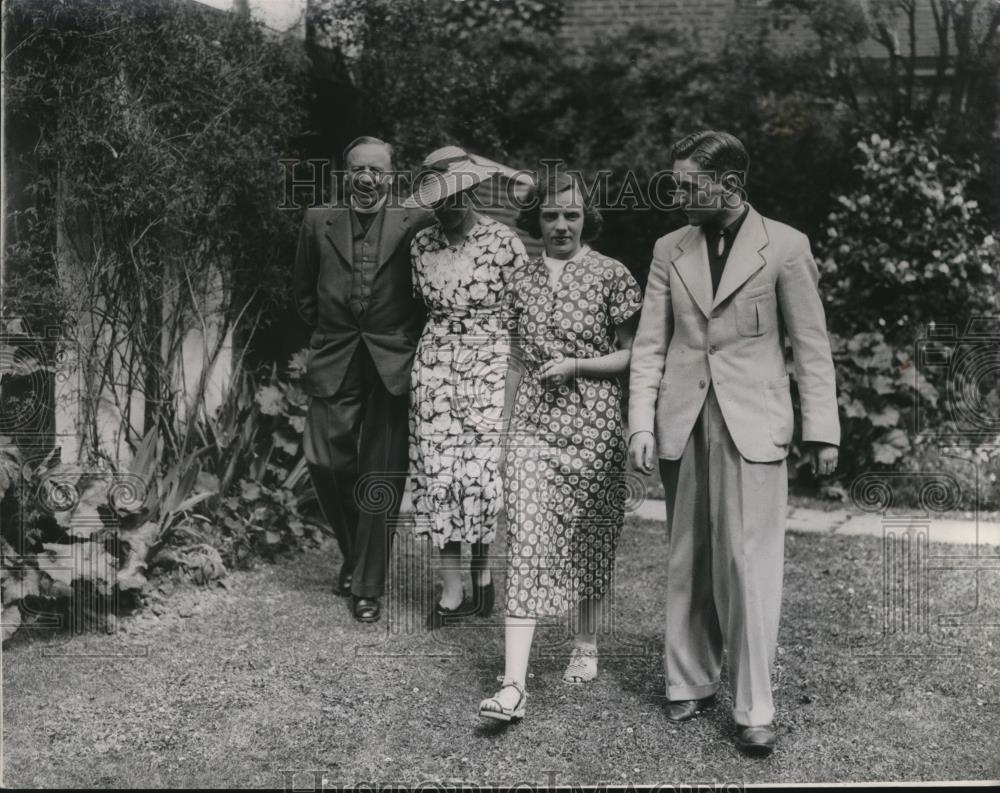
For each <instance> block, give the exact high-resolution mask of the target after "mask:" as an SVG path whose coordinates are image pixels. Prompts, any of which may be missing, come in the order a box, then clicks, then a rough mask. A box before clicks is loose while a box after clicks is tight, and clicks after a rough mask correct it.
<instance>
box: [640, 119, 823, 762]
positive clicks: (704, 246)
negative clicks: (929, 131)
mask: <svg viewBox="0 0 1000 793" xmlns="http://www.w3.org/2000/svg"><path fill="white" fill-rule="evenodd" d="M671 160H672V161H673V166H672V167H673V170H674V172H675V174H674V175H675V178H676V179H677V182H678V195H679V197H680V200H681V206H682V208H683V210H684V212H685V214H686V216H687V219H688V223H689V224H690V225H688V226H685V227H684V228H681V229H678V230H677V231H674V232H672V233H670V234H667V235H666V236H665V237H662V238H660V239H659V240H658V241H657V243H656V246H655V248H654V251H653V261H652V265H651V267H650V271H649V280H648V282H647V285H646V295H645V299H644V301H643V306H642V316H641V318H640V321H639V328H638V332H637V334H636V338H635V344H634V346H633V348H632V362H631V372H630V401H629V423H630V427H631V436H630V439H629V454H630V458H631V461H632V465H633V466H634V467H636V468H637V469H640V470H643V471H645V472H647V473H650V472H652V470H653V465H654V455H656V454H657V453H658V456H659V466H660V476H661V478H662V480H663V486H664V490H665V493H666V501H667V530H668V534H669V553H668V562H667V574H666V579H667V615H666V616H667V619H666V646H665V657H664V666H665V672H666V683H667V698H668V700H669V704H668V706H667V717H668V718H669V719H671V720H672V721H676V722H682V721H687V720H688V719H690V718H692V717H693V716H694V715H696V714H697V713H698V712H699V711H700V710H701V709H702V708H704V707H706V706H707V705H709V704H710V703H711V701H712V700H713V698H714V695H715V693H716V691H717V690H718V688H719V673H720V667H721V661H722V650H723V648H724V647H725V648H726V649H728V657H729V670H730V671H729V678H730V681H731V685H732V689H733V719H734V721H735V722H736V725H737V737H736V743H737V746H738V747H739V748H740V749H742V750H743V751H745V752H748V753H750V754H753V755H757V756H766V755H768V754H770V753H771V752H772V751H773V749H774V745H775V734H774V730H773V726H772V723H771V722H772V720H773V716H774V706H773V704H772V699H771V681H770V673H771V668H772V666H773V663H774V653H775V649H776V646H777V637H778V616H779V612H780V609H781V583H782V572H783V563H784V530H785V513H786V504H787V494H788V480H787V473H786V464H785V458H786V456H787V454H788V446H789V444H790V443H791V440H792V430H793V415H792V402H791V396H790V394H789V380H788V375H787V374H786V371H785V339H786V338H787V339H788V340H789V341H790V342H791V347H792V355H793V358H794V363H795V377H796V383H797V384H798V391H799V397H800V402H801V407H802V425H803V426H802V440H803V441H804V442H805V443H806V444H807V445H808V446H809V453H810V455H811V457H812V462H813V466H814V469H815V471H816V472H817V473H818V474H829V473H831V472H832V471H833V470H834V469H835V468H836V465H837V450H838V445H839V443H840V423H839V419H838V416H837V398H836V387H835V381H834V368H833V360H832V356H831V353H830V343H829V338H828V336H827V331H826V320H825V317H824V314H823V305H822V302H821V300H820V296H819V292H818V291H817V282H818V279H819V274H818V271H817V268H816V264H815V262H814V261H813V258H812V254H811V252H810V249H809V241H808V240H807V238H806V236H805V235H804V234H802V233H800V232H798V231H796V230H795V229H793V228H790V227H789V226H786V225H784V224H782V223H778V222H777V221H774V220H771V219H769V218H765V217H763V216H761V215H760V214H759V213H758V212H757V211H756V210H754V209H753V207H751V206H750V205H749V204H747V203H746V202H745V201H744V200H743V185H744V180H745V175H746V171H747V167H748V164H749V159H748V157H747V153H746V150H745V149H744V148H743V145H742V143H740V141H739V140H738V139H737V138H735V137H734V136H732V135H729V134H728V133H725V132H699V133H696V134H694V135H690V136H688V137H687V138H684V139H683V140H681V141H679V142H678V143H676V144H675V145H674V147H673V149H672V151H671Z"/></svg>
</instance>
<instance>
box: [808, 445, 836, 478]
mask: <svg viewBox="0 0 1000 793" xmlns="http://www.w3.org/2000/svg"><path fill="white" fill-rule="evenodd" d="M839 457H840V450H839V449H838V448H837V447H836V446H831V445H830V444H828V443H811V444H809V461H810V463H811V465H812V472H813V475H814V476H828V475H830V474H832V473H833V472H834V471H836V470H837V460H838V459H839Z"/></svg>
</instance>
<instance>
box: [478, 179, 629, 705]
mask: <svg viewBox="0 0 1000 793" xmlns="http://www.w3.org/2000/svg"><path fill="white" fill-rule="evenodd" d="M519 225H521V226H522V228H525V230H527V231H529V233H532V234H533V235H535V236H540V237H541V238H542V240H543V242H544V244H545V256H543V257H541V258H539V259H536V260H534V261H532V262H529V263H528V264H527V265H525V266H524V267H521V268H520V269H519V270H517V272H515V273H514V275H513V277H512V279H511V284H510V289H509V290H508V293H507V296H506V299H505V305H506V309H505V313H506V315H507V321H508V328H509V329H510V332H511V349H512V353H511V366H510V373H509V375H508V390H507V399H506V401H505V407H504V412H505V416H504V423H505V426H506V427H507V434H506V440H505V456H504V480H505V481H504V489H505V492H506V511H507V535H508V537H507V544H508V548H507V609H506V612H507V617H506V627H505V638H506V651H505V655H506V664H505V667H506V668H505V674H504V677H503V686H502V687H501V688H500V690H499V691H498V692H497V693H496V694H495V695H494V696H493V697H491V698H489V699H485V700H483V701H482V702H481V703H480V706H479V714H480V716H483V717H484V718H489V719H497V720H501V721H510V720H512V719H518V718H521V717H523V715H524V702H525V699H526V694H525V690H524V683H525V680H526V677H527V666H528V656H529V654H530V651H531V643H532V639H533V636H534V629H535V624H536V621H537V620H538V619H539V618H540V617H547V616H555V615H559V614H563V613H565V612H567V611H568V610H570V609H575V610H576V614H575V617H576V621H575V641H574V649H573V652H572V655H571V657H570V661H569V665H568V667H567V668H566V672H565V674H564V675H563V680H564V682H566V683H584V682H587V681H589V680H593V679H594V678H595V677H596V676H597V627H598V625H599V624H600V622H601V616H602V606H603V597H604V595H605V594H606V592H607V591H608V589H609V587H610V586H611V583H612V572H613V568H614V558H615V546H616V543H617V541H618V536H619V534H620V532H621V529H622V523H623V519H624V502H625V489H624V470H625V439H624V435H623V429H622V418H621V384H620V382H619V378H620V376H621V375H622V374H623V373H624V372H626V371H627V370H628V365H629V356H630V351H631V347H632V338H633V335H634V331H635V324H636V323H635V319H636V313H637V312H638V310H639V308H640V307H641V305H642V299H641V293H640V290H639V285H638V284H637V283H636V282H635V279H634V278H633V277H632V276H631V274H630V273H629V271H628V270H627V269H626V268H625V266H624V265H623V264H621V263H620V262H618V261H616V260H614V259H611V258H608V257H607V256H602V255H601V254H599V253H597V252H596V251H594V250H591V249H590V248H589V247H588V246H587V245H584V244H582V241H583V240H587V239H593V237H594V236H596V234H597V231H598V230H599V228H600V214H599V213H598V212H597V210H596V209H592V208H589V207H587V206H586V205H585V203H584V199H583V192H582V190H581V188H580V186H579V185H578V183H577V182H576V180H575V179H573V178H571V177H570V176H569V175H568V174H567V173H565V172H562V173H560V172H558V171H557V172H556V174H555V176H554V177H553V178H552V179H551V180H549V181H547V182H544V183H543V184H542V185H541V186H540V187H539V190H538V196H537V200H536V201H535V202H534V205H533V206H532V207H531V208H529V209H527V210H525V212H523V213H522V217H521V219H520V221H519ZM508 416H509V420H508ZM508 421H509V423H508Z"/></svg>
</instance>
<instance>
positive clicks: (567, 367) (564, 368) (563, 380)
mask: <svg viewBox="0 0 1000 793" xmlns="http://www.w3.org/2000/svg"><path fill="white" fill-rule="evenodd" d="M574 377H576V358H552V359H551V360H548V361H546V362H545V363H544V364H542V367H541V368H540V369H539V370H538V379H539V380H540V381H541V383H542V385H545V386H551V387H555V386H560V385H565V384H568V383H570V382H572V380H573V378H574Z"/></svg>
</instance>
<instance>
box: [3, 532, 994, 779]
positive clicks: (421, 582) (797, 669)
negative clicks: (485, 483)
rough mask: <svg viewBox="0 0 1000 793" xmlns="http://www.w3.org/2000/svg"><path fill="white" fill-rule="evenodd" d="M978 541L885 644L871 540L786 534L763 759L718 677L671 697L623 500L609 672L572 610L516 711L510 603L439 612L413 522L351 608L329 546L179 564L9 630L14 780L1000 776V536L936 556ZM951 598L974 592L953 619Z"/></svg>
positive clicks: (649, 574) (7, 715)
mask: <svg viewBox="0 0 1000 793" xmlns="http://www.w3.org/2000/svg"><path fill="white" fill-rule="evenodd" d="M495 550H497V552H498V553H502V551H501V549H500V546H499V543H498V544H497V546H495ZM969 552H970V550H969V549H968V548H961V549H959V548H958V547H957V546H938V545H932V546H931V547H930V553H931V554H932V555H938V556H939V557H940V558H938V559H937V561H934V559H932V560H931V563H930V564H929V566H928V578H927V581H926V583H925V590H926V592H927V595H928V604H929V605H928V613H929V626H930V627H929V631H927V632H926V633H920V632H919V631H917V630H916V628H914V629H913V630H911V631H909V632H906V633H905V635H903V634H901V638H900V640H899V641H898V642H896V643H894V644H892V645H891V649H893V650H894V651H898V652H909V653H911V655H909V656H902V655H900V656H887V655H878V654H871V650H870V649H869V651H868V652H865V651H860V650H857V649H852V646H853V645H854V644H856V643H859V642H860V643H865V642H867V643H868V644H869V647H870V648H871V647H875V648H878V647H879V646H880V645H878V644H873V643H875V642H877V640H878V639H879V638H880V636H881V633H880V630H881V628H880V626H881V621H882V606H881V604H882V568H883V553H882V546H881V540H879V539H876V538H868V537H838V536H820V535H796V534H789V535H788V538H787V542H786V577H785V601H784V612H783V618H782V626H781V635H780V648H779V654H778V661H777V668H776V671H775V699H776V705H777V709H778V712H777V717H776V724H777V729H778V740H779V745H778V751H777V752H776V753H775V755H774V756H773V757H772V758H770V759H768V760H753V759H749V758H745V757H743V756H742V755H740V754H739V753H737V752H736V750H735V749H734V748H733V745H732V742H731V734H732V733H731V731H732V724H731V719H730V715H729V704H730V703H729V698H728V689H727V688H725V687H724V688H723V696H722V699H721V701H720V705H719V706H718V707H717V708H716V709H715V710H714V711H712V712H709V713H707V714H705V715H703V716H702V717H700V718H699V719H696V720H695V721H692V722H689V723H687V724H685V725H680V726H674V725H671V724H670V723H669V722H667V721H666V719H665V718H664V717H663V715H662V706H663V703H664V698H663V674H662V666H661V662H660V655H661V652H662V636H661V622H662V618H661V615H662V610H663V581H662V571H663V566H664V555H665V554H664V542H663V537H662V526H661V525H660V524H658V523H655V522H647V521H631V522H630V523H629V525H628V526H627V527H626V531H625V534H624V535H623V538H622V541H621V545H620V547H619V557H618V558H619V565H618V583H617V586H616V603H615V619H614V630H613V634H612V635H611V636H609V637H607V638H605V640H604V642H603V645H602V653H603V654H602V662H601V676H600V678H599V679H598V680H597V681H595V682H594V683H592V684H590V685H588V686H586V687H579V688H576V687H567V686H565V685H563V684H562V683H561V682H560V680H559V678H560V675H561V673H562V669H563V666H564V664H565V660H566V656H567V648H566V646H565V645H564V644H562V642H563V641H564V636H565V628H564V627H560V626H553V627H551V628H547V629H545V630H544V631H543V632H542V633H541V634H540V636H539V640H538V644H539V650H540V653H539V655H540V657H539V658H538V659H537V660H535V661H534V662H533V664H532V668H533V674H534V677H533V678H532V679H531V680H530V681H529V700H528V708H527V718H526V719H525V721H524V722H523V723H521V724H517V725H514V726H512V727H510V728H507V729H502V728H501V729H496V728H494V727H489V726H485V727H484V726H481V725H480V723H479V720H478V718H477V717H476V706H477V703H478V701H479V699H480V698H481V697H483V696H485V695H487V694H489V693H492V691H493V690H494V689H495V687H496V684H495V681H494V676H495V675H496V674H497V673H498V672H500V671H501V665H502V664H501V661H502V650H503V644H502V642H503V636H502V631H501V630H500V629H499V627H497V626H498V625H499V619H496V620H493V621H491V622H490V623H489V624H488V623H487V621H478V622H470V623H468V624H464V625H461V626H455V627H451V628H446V629H444V630H443V631H440V632H436V633H435V634H428V633H427V632H426V631H425V630H424V629H423V627H422V621H423V616H424V611H425V608H426V606H425V603H426V602H427V601H428V600H429V598H430V597H431V593H432V589H431V588H430V587H429V586H428V585H427V580H428V576H427V574H426V555H425V554H426V550H425V548H424V546H423V545H419V544H415V543H413V542H412V541H409V540H407V539H406V535H403V537H401V539H400V541H399V542H398V547H397V553H396V555H395V561H396V564H395V567H394V576H395V582H396V583H395V586H394V588H393V592H392V594H391V595H390V597H389V598H387V600H386V605H387V611H388V615H387V618H386V619H384V621H383V623H380V624H378V625H374V626H362V625H358V624H357V623H355V622H354V620H353V619H352V618H351V617H350V615H349V613H348V610H347V605H346V604H347V601H346V600H344V599H341V598H337V597H334V596H333V595H332V594H329V592H328V587H329V584H330V581H331V575H332V571H333V570H334V569H335V562H334V552H333V551H332V550H330V551H328V552H327V553H313V554H300V555H298V556H295V557H294V558H290V559H286V560H283V561H281V562H279V563H278V564H275V565H268V566H263V567H261V568H259V569H258V570H256V571H253V572H249V573H237V574H234V575H232V576H231V577H230V582H231V583H230V587H229V588H228V589H223V588H216V589H212V590H203V591H196V590H192V589H190V588H187V587H180V588H178V589H176V590H175V591H174V592H173V594H171V595H170V596H169V597H168V598H167V599H166V601H165V604H164V611H163V614H162V616H160V617H154V616H153V615H152V614H148V613H147V614H145V615H143V616H141V617H137V618H129V619H125V620H123V621H122V625H123V626H124V628H125V631H126V632H124V633H122V632H120V633H118V634H116V635H113V636H105V635H99V634H96V633H84V634H82V635H78V636H73V637H71V638H67V637H66V636H65V635H63V636H52V635H51V634H49V635H38V634H36V635H32V634H30V633H19V634H17V635H16V636H15V637H14V639H13V640H12V641H11V642H10V643H9V646H8V647H7V648H6V649H5V651H4V653H3V684H4V700H3V716H4V746H3V748H4V757H3V762H4V780H3V781H4V783H5V784H6V785H8V786H17V787H53V786H68V787H79V786H112V787H132V786H135V787H139V786H154V787H158V786H171V787H191V786H265V785H266V786H282V785H283V784H284V783H285V782H286V781H288V782H289V784H290V783H291V781H292V780H291V778H290V777H289V778H286V777H284V776H283V772H286V771H291V770H297V771H300V772H303V773H301V774H300V775H299V776H296V777H295V779H294V781H295V783H296V785H297V786H299V787H300V789H302V788H306V789H311V787H312V784H313V782H312V776H311V773H307V772H311V771H313V770H316V771H320V772H322V776H325V778H326V780H327V785H328V786H335V785H338V784H344V785H355V784H363V783H378V784H380V785H387V784H392V783H409V784H416V783H418V782H420V781H424V780H436V781H439V782H449V781H452V782H458V781H463V782H467V783H494V784H504V785H512V784H516V783H519V782H523V783H545V782H553V781H554V782H555V783H557V784H570V783H591V784H596V783H601V782H607V783H622V782H624V781H625V780H629V781H632V782H634V783H636V784H638V783H655V782H692V783H697V782H710V781H719V782H734V783H752V782H758V783H759V782H779V781H789V782H790V781H838V782H843V781H874V780H934V779H936V780H956V779H991V778H992V779H996V778H998V777H1000V765H998V753H997V746H998V744H1000V653H998V650H1000V569H997V565H996V564H995V563H996V562H997V560H998V549H996V548H985V549H980V553H981V554H985V555H987V556H989V557H990V558H991V559H992V561H993V562H994V569H992V570H985V571H981V572H980V574H979V577H978V579H977V577H976V575H975V574H974V573H973V572H971V571H970V570H968V569H966V570H956V569H945V568H949V567H951V568H953V567H960V566H961V565H962V564H965V565H966V566H968V565H969V564H975V560H972V561H971V562H970V561H969V560H965V561H963V560H962V559H960V558H958V557H957V556H956V554H958V553H969ZM945 557H947V560H945V561H942V560H943V559H945ZM497 568H498V569H502V566H501V565H500V564H499V563H498V564H497ZM893 591H894V592H895V591H896V589H895V588H893ZM977 603H978V604H979V607H978V611H976V610H975V607H976V604H977ZM181 615H185V616H181ZM942 615H963V616H959V617H957V618H955V620H953V622H956V623H957V624H956V625H954V626H952V627H941V626H940V625H939V622H938V619H939V617H941V616H942Z"/></svg>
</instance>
